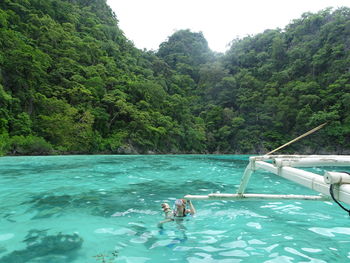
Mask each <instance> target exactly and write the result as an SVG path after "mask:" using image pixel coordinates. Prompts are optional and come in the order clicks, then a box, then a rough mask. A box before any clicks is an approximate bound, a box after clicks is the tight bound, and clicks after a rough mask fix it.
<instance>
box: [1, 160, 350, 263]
mask: <svg viewBox="0 0 350 263" xmlns="http://www.w3.org/2000/svg"><path fill="white" fill-rule="evenodd" d="M247 163H248V156H243V155H241V156H206V155H190V156H181V155H180V156H53V157H3V158H1V159H0V187H1V188H0V190H1V191H0V200H1V202H0V263H13V262H16V263H22V262H26V263H27V262H29V263H44V262H45V263H48V262H49V263H51V262H52V263H62V262H72V263H83V262H84V263H94V262H130V263H143V262H190V263H197V262H198V263H199V262H215V263H217V262H218V263H219V262H220V263H221V262H225V263H228V262H230V263H231V262H348V261H350V227H349V223H350V218H349V216H348V215H347V214H346V213H345V212H344V211H343V210H341V209H340V208H339V207H338V206H337V205H334V204H332V202H314V201H287V202H232V201H231V202H230V201H194V202H193V203H194V205H195V207H196V209H197V212H198V213H197V215H196V216H195V217H194V218H190V219H188V220H185V221H184V222H181V223H179V224H177V223H174V222H171V223H168V224H166V225H164V229H163V230H160V229H158V228H157V223H158V222H159V221H160V220H162V219H163V215H162V213H161V212H162V211H161V209H160V204H161V203H162V202H168V203H169V204H170V205H172V204H173V202H174V200H175V199H176V198H180V197H183V196H184V195H186V194H208V193H215V192H221V193H233V192H235V190H236V188H237V186H238V184H239V182H240V178H241V176H242V173H243V171H244V168H245V166H246V165H247ZM343 169H344V168H343ZM315 170H316V172H320V173H321V172H322V171H321V170H320V169H315ZM247 192H250V193H275V194H278V193H280V194H282V193H293V194H312V193H313V192H312V191H310V190H308V189H305V188H303V187H302V186H298V185H296V184H294V183H292V182H289V181H286V180H284V179H283V178H279V177H277V176H275V175H272V174H269V173H267V172H256V173H254V174H253V177H252V179H251V181H250V184H249V185H248V189H247Z"/></svg>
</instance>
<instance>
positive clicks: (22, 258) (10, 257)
mask: <svg viewBox="0 0 350 263" xmlns="http://www.w3.org/2000/svg"><path fill="white" fill-rule="evenodd" d="M46 231H47V230H31V231H29V233H28V235H27V236H26V237H25V240H24V241H23V242H25V243H26V244H27V247H26V248H25V249H22V250H15V251H13V252H11V253H10V254H7V255H5V256H4V257H2V258H0V263H25V262H28V261H30V260H32V259H37V258H40V257H47V256H49V255H50V254H53V255H59V254H65V253H67V252H71V251H74V250H77V249H79V248H81V245H82V244H83V239H82V238H81V237H80V236H78V234H75V233H74V234H73V235H67V234H62V233H59V234H57V235H47V233H46ZM50 262H51V261H50Z"/></svg>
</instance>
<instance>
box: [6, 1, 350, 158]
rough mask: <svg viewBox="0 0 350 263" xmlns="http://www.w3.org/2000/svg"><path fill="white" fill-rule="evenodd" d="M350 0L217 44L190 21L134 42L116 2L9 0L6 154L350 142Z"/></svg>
mask: <svg viewBox="0 0 350 263" xmlns="http://www.w3.org/2000/svg"><path fill="white" fill-rule="evenodd" d="M349 50H350V9H349V8H345V7H344V8H339V9H337V10H332V9H326V10H322V11H320V12H318V13H316V14H312V13H305V14H304V15H303V16H302V17H301V18H299V19H295V20H294V21H293V22H292V23H290V24H289V25H288V26H287V27H286V28H285V29H284V30H280V29H276V30H266V31H265V32H263V33H261V34H258V35H255V36H249V37H246V38H243V39H236V40H233V41H232V44H231V47H230V49H229V50H228V51H227V52H226V53H225V54H218V53H215V52H212V51H211V50H210V49H209V47H208V43H207V41H206V39H205V38H204V36H203V34H202V33H195V32H191V31H189V30H180V31H178V32H175V33H174V34H173V35H172V36H169V38H168V39H167V41H165V42H163V43H161V44H160V46H159V50H158V51H157V52H151V51H141V50H139V49H137V48H135V47H134V45H133V43H132V42H131V41H129V40H128V39H127V38H126V37H125V36H124V34H123V32H122V30H121V29H120V28H119V27H118V20H117V16H116V15H115V14H114V13H113V12H112V10H111V9H110V8H109V7H108V6H107V4H106V2H105V0H46V1H41V0H26V1H19V0H4V1H1V2H0V153H1V154H62V153H63V154H65V153H265V152H266V151H269V150H271V149H273V148H275V147H277V146H279V145H281V144H283V143H285V142H286V141H288V140H290V139H292V138H294V137H296V136H298V135H300V134H302V133H304V132H306V131H307V130H309V129H311V128H313V127H315V126H317V125H319V124H321V123H323V122H326V121H328V122H329V124H328V125H327V126H326V127H325V128H323V129H322V130H320V131H319V132H317V134H314V135H311V136H309V137H308V138H307V139H305V140H303V141H301V142H298V143H297V144H295V145H293V146H291V147H289V148H288V149H287V150H286V151H288V152H291V153H294V152H299V153H326V152H327V153H346V152H349V149H350V144H349V143H350V141H349V139H350V138H349V137H350V117H349V116H350V114H349V113H350V106H349V105H350V51H349Z"/></svg>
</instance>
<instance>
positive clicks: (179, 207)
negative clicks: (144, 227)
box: [158, 199, 196, 228]
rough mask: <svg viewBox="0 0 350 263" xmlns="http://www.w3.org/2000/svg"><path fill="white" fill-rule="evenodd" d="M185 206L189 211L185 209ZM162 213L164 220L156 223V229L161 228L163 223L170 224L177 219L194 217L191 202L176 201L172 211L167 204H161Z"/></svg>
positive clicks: (194, 211)
mask: <svg viewBox="0 0 350 263" xmlns="http://www.w3.org/2000/svg"><path fill="white" fill-rule="evenodd" d="M186 204H187V205H188V208H189V209H186ZM161 207H162V209H163V211H164V216H165V220H163V221H160V222H159V223H158V227H160V228H162V227H163V224H164V223H167V222H171V221H174V220H177V219H181V218H183V217H186V216H187V215H194V214H195V213H196V210H195V208H194V206H193V204H192V202H191V200H187V201H186V200H185V199H176V201H175V205H174V209H173V210H171V209H170V206H169V205H168V204H167V203H163V204H161Z"/></svg>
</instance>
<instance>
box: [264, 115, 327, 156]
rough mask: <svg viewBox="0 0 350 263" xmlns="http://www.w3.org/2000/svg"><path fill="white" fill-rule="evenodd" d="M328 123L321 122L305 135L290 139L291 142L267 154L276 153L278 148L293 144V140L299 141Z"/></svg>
mask: <svg viewBox="0 0 350 263" xmlns="http://www.w3.org/2000/svg"><path fill="white" fill-rule="evenodd" d="M327 123H328V122H325V123H323V124H321V125H320V126H317V127H316V128H313V129H312V130H310V131H308V132H306V133H304V134H303V135H300V136H299V137H297V138H295V139H293V140H291V141H289V142H287V143H285V144H283V145H282V146H280V147H278V148H276V149H274V150H273V151H271V152H268V153H267V154H266V155H269V154H271V153H274V152H276V151H278V150H280V149H282V148H284V147H286V146H288V145H289V144H292V143H293V142H296V141H299V140H300V139H302V138H304V137H306V136H308V135H310V134H311V133H314V132H315V131H318V130H319V129H321V128H323V126H325V125H326V124H327Z"/></svg>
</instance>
